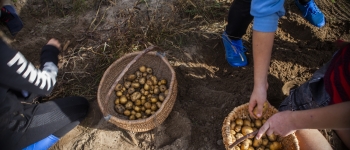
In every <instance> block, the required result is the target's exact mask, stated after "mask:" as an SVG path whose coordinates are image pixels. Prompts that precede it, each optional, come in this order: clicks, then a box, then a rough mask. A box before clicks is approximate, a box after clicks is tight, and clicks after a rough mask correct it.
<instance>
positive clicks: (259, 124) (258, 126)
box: [254, 119, 262, 128]
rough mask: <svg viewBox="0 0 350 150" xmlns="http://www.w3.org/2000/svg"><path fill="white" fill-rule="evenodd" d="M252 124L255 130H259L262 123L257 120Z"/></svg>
mask: <svg viewBox="0 0 350 150" xmlns="http://www.w3.org/2000/svg"><path fill="white" fill-rule="evenodd" d="M254 124H255V126H256V127H257V128H260V127H261V126H262V122H261V120H259V119H256V120H255V121H254Z"/></svg>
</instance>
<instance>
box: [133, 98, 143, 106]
mask: <svg viewBox="0 0 350 150" xmlns="http://www.w3.org/2000/svg"><path fill="white" fill-rule="evenodd" d="M134 103H135V105H136V106H141V105H142V103H141V100H139V99H138V100H136V101H135V102H134Z"/></svg>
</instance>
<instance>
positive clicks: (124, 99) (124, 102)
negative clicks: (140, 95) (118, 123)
mask: <svg viewBox="0 0 350 150" xmlns="http://www.w3.org/2000/svg"><path fill="white" fill-rule="evenodd" d="M119 100H120V104H126V102H128V99H127V98H126V96H124V95H122V96H121V97H120V99H119Z"/></svg>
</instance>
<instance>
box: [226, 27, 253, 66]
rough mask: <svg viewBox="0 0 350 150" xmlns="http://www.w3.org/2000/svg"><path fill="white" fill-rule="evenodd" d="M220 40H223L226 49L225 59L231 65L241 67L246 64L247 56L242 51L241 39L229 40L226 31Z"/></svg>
mask: <svg viewBox="0 0 350 150" xmlns="http://www.w3.org/2000/svg"><path fill="white" fill-rule="evenodd" d="M222 41H223V42H224V46H225V51H226V60H227V62H228V63H229V64H230V65H231V66H233V67H243V66H246V65H247V64H248V61H247V57H246V56H245V54H244V52H245V51H246V49H245V48H244V47H243V43H242V40H231V39H230V38H229V37H228V35H227V33H226V32H224V33H223V34H222Z"/></svg>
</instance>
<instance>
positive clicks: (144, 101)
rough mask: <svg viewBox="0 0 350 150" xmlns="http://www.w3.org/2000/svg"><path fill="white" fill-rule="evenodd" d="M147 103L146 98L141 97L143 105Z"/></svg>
mask: <svg viewBox="0 0 350 150" xmlns="http://www.w3.org/2000/svg"><path fill="white" fill-rule="evenodd" d="M145 103H146V99H142V97H141V105H145Z"/></svg>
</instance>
